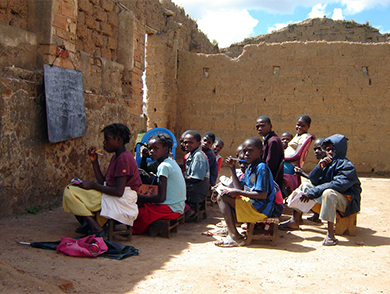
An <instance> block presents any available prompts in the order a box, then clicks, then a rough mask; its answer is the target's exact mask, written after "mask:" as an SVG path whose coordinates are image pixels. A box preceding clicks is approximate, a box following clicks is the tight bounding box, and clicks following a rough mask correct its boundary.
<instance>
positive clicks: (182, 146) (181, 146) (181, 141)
mask: <svg viewBox="0 0 390 294" xmlns="http://www.w3.org/2000/svg"><path fill="white" fill-rule="evenodd" d="M186 134H187V131H185V132H184V133H183V134H181V136H180V149H181V151H184V152H185V151H186V148H185V146H184V136H185V135H186ZM187 157H188V153H186V154H184V157H183V163H182V164H179V166H180V168H181V172H182V173H184V172H185V170H186V160H187Z"/></svg>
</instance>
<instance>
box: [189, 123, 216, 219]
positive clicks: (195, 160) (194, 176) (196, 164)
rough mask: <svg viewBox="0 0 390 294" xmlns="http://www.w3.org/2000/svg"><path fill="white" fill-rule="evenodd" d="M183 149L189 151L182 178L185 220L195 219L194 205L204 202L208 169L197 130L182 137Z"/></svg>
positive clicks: (207, 183)
mask: <svg viewBox="0 0 390 294" xmlns="http://www.w3.org/2000/svg"><path fill="white" fill-rule="evenodd" d="M183 144H184V147H185V151H186V152H189V154H188V157H187V160H186V166H185V172H184V179H185V182H186V196H187V200H186V204H188V208H187V209H186V212H185V215H186V222H191V221H195V220H196V217H197V214H196V206H197V204H199V203H201V202H204V200H205V198H206V197H207V195H208V193H209V187H210V180H209V178H210V171H209V170H210V169H209V163H208V161H207V157H206V155H205V154H204V153H203V152H202V150H200V144H201V137H200V134H199V133H198V132H197V131H193V130H189V131H186V134H185V136H184V138H183Z"/></svg>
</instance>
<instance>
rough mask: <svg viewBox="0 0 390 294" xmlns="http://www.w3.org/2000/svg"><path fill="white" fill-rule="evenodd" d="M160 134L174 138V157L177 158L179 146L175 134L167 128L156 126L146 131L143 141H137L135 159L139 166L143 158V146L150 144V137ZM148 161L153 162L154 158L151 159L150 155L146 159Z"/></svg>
mask: <svg viewBox="0 0 390 294" xmlns="http://www.w3.org/2000/svg"><path fill="white" fill-rule="evenodd" d="M158 134H167V135H169V136H170V137H171V138H172V141H173V145H172V158H173V159H175V155H176V147H177V141H176V138H175V135H174V134H173V133H172V132H171V131H170V130H168V129H165V128H154V129H151V130H149V131H147V132H146V133H145V135H144V136H143V137H142V139H141V142H139V143H137V145H136V147H135V160H136V162H137V165H138V167H139V168H140V167H141V159H142V154H141V146H146V145H147V144H148V141H149V139H150V137H153V136H155V135H158ZM146 162H147V163H148V164H150V163H152V162H153V160H151V159H150V158H149V157H148V158H147V159H146Z"/></svg>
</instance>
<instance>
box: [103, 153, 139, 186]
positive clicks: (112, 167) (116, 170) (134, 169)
mask: <svg viewBox="0 0 390 294" xmlns="http://www.w3.org/2000/svg"><path fill="white" fill-rule="evenodd" d="M123 176H127V182H126V187H130V188H131V190H134V191H137V192H138V190H139V187H140V186H141V184H142V181H141V178H140V176H139V172H138V165H137V163H136V161H135V159H134V156H133V154H131V152H130V151H129V150H126V151H125V152H122V153H121V154H120V155H119V156H118V157H116V154H114V155H113V156H112V157H111V160H110V164H109V165H108V168H107V173H106V184H107V186H111V187H115V186H116V179H115V178H118V177H123Z"/></svg>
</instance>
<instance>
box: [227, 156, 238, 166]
mask: <svg viewBox="0 0 390 294" xmlns="http://www.w3.org/2000/svg"><path fill="white" fill-rule="evenodd" d="M226 164H227V165H228V166H230V167H236V160H235V158H233V157H231V156H229V157H228V158H226Z"/></svg>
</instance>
